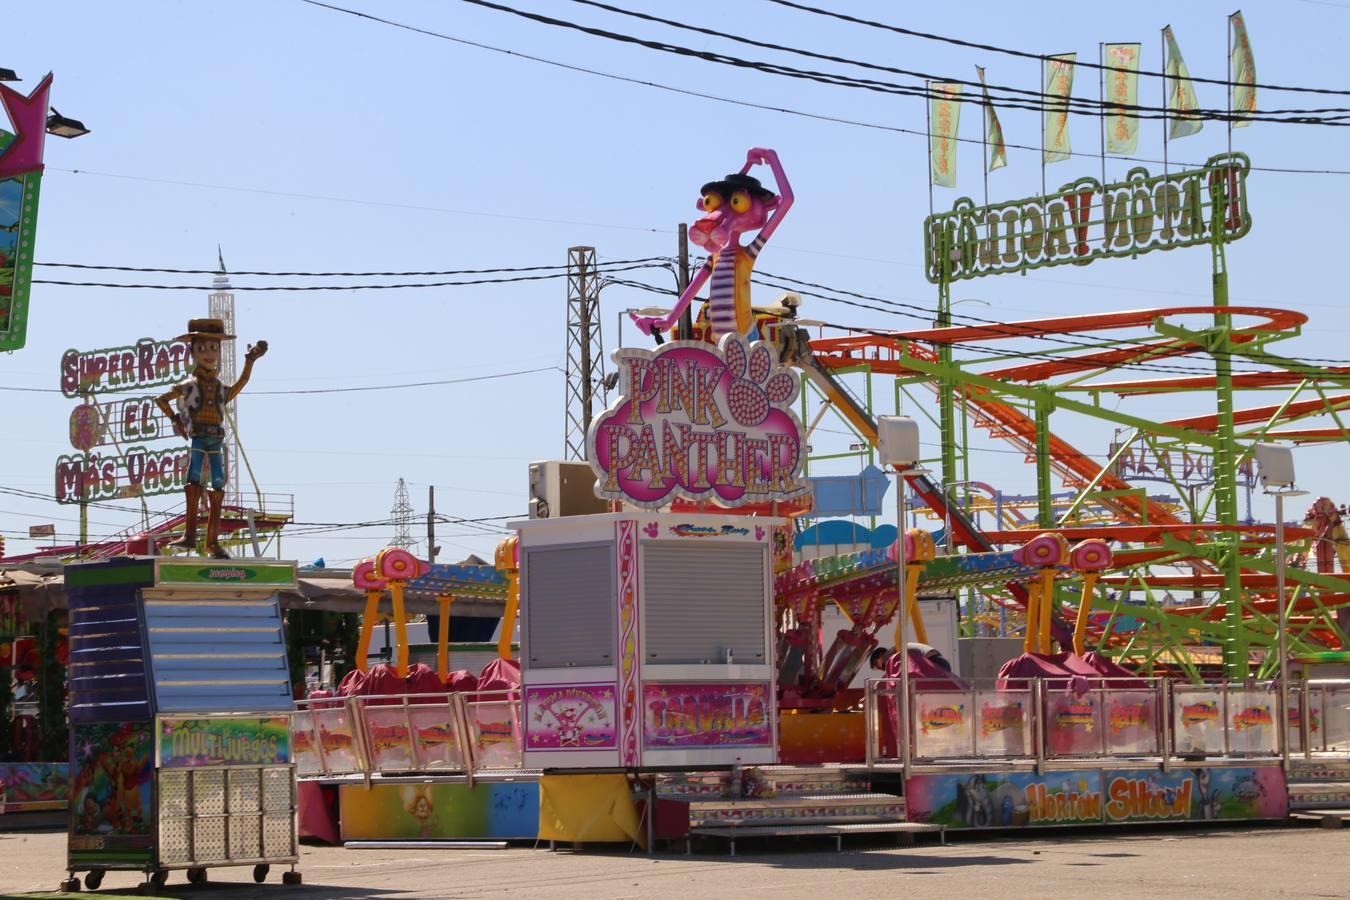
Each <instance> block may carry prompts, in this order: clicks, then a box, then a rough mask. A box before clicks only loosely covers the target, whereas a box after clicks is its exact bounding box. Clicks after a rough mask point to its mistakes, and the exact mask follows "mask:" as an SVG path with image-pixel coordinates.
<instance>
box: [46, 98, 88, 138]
mask: <svg viewBox="0 0 1350 900" xmlns="http://www.w3.org/2000/svg"><path fill="white" fill-rule="evenodd" d="M47 133H48V134H50V135H55V136H56V137H63V138H77V137H81V136H83V135H86V134H88V133H89V129H88V128H85V127H84V123H83V122H81V121H80V120H79V119H68V118H66V117H65V116H63V115H61V114H60V113H59V112H57V111H56V107H54V106H53V107H52V111H51V114H50V115H48V116H47Z"/></svg>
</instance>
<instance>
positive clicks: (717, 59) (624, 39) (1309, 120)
mask: <svg viewBox="0 0 1350 900" xmlns="http://www.w3.org/2000/svg"><path fill="white" fill-rule="evenodd" d="M302 2H305V3H311V4H313V5H316V6H325V5H326V4H321V3H318V2H317V0H302ZM460 2H461V3H468V4H470V5H472V6H481V7H483V8H484V9H491V10H495V11H497V12H502V13H505V14H507V15H512V16H517V17H519V18H522V19H527V20H529V21H532V22H537V23H539V24H541V25H548V26H550V27H553V28H561V29H564V30H568V31H578V32H581V33H583V34H589V35H592V36H593V37H599V38H604V39H605V40H609V41H614V42H617V43H622V44H632V45H636V46H640V47H646V48H647V49H649V50H656V51H659V52H662V53H669V54H673V55H676V56H683V57H688V58H693V59H699V60H702V61H704V62H710V63H716V64H718V65H723V66H732V67H735V68H742V69H752V70H754V71H758V72H763V73H765V74H769V75H781V76H783V77H786V78H793V79H798V80H804V81H812V82H816V83H818V84H825V85H832V86H835V87H850V88H857V89H860V90H867V91H873V92H876V93H883V94H890V95H893V96H903V97H921V98H940V99H945V100H954V101H957V102H962V103H975V104H977V105H984V103H985V101H984V100H982V99H980V98H977V97H964V96H963V97H950V96H948V95H946V94H939V93H936V92H933V91H931V90H929V89H928V87H927V86H924V87H915V86H911V85H902V84H896V83H895V82H889V81H878V80H875V79H870V78H855V77H853V76H849V75H843V74H840V73H838V72H822V71H818V70H814V69H799V68H796V67H794V66H786V65H782V64H781V63H771V62H765V61H763V60H750V59H745V58H743V57H739V56H732V55H730V54H727V53H716V52H713V51H710V50H696V49H693V48H691V47H685V46H682V45H679V44H671V43H667V42H665V41H655V40H649V39H646V38H640V37H635V36H634V35H630V34H624V33H622V32H617V31H609V30H607V29H604V28H595V27H592V26H589V25H581V24H578V23H576V22H569V21H567V20H565V19H556V18H553V17H552V16H545V15H541V14H539V13H533V12H528V11H525V10H520V9H515V8H514V7H510V6H505V5H503V4H500V3H493V2H491V0H460ZM734 39H735V38H733V40H734ZM851 64H854V65H857V63H851ZM938 80H941V79H938ZM1037 96H1038V97H1039V96H1041V94H1040V93H1039V92H1037ZM1051 99H1053V100H1054V101H1055V102H1056V103H1057V104H1062V106H1063V108H1064V109H1065V111H1066V112H1069V113H1073V114H1075V115H1088V116H1093V117H1096V116H1098V115H1099V113H1098V112H1089V111H1086V110H1082V109H1076V108H1073V105H1074V102H1073V101H1071V100H1068V99H1066V98H1061V97H1052V98H1051ZM990 102H991V103H992V105H994V106H997V107H1001V108H1005V109H1023V110H1029V111H1033V112H1042V111H1043V106H1042V105H1041V104H1040V102H1039V101H1037V102H1032V101H1030V100H1028V101H1026V102H1019V101H1012V100H1009V99H1008V98H1002V99H999V100H991V101H990ZM1112 105H1117V104H1112ZM1141 109H1142V108H1141ZM1147 109H1156V110H1157V111H1158V114H1157V115H1144V114H1142V113H1139V112H1136V114H1135V115H1133V116H1131V118H1138V119H1164V118H1169V117H1170V118H1175V117H1176V116H1177V113H1176V112H1175V111H1171V112H1168V111H1166V110H1164V109H1162V108H1161V107H1147ZM1185 117H1186V118H1192V119H1197V120H1204V119H1210V120H1216V121H1239V120H1240V121H1249V122H1285V123H1289V124H1299V125H1324V126H1327V127H1338V128H1340V127H1347V126H1350V122H1341V121H1338V120H1337V119H1339V118H1340V117H1332V118H1327V117H1319V116H1299V117H1296V118H1280V117H1273V116H1261V115H1247V114H1245V113H1239V114H1233V113H1228V112H1221V111H1217V110H1196V111H1192V110H1187V111H1186V113H1185Z"/></svg>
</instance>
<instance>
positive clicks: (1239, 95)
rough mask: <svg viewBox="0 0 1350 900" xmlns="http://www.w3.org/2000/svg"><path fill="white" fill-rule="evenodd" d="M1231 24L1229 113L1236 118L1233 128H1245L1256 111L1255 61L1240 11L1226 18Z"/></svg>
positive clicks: (1250, 122) (1245, 24)
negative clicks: (1231, 48)
mask: <svg viewBox="0 0 1350 900" xmlns="http://www.w3.org/2000/svg"><path fill="white" fill-rule="evenodd" d="M1228 21H1230V22H1232V23H1233V59H1232V63H1231V66H1232V68H1230V69H1229V80H1230V81H1232V82H1233V89H1232V90H1233V102H1232V107H1231V109H1230V110H1229V112H1231V113H1233V115H1234V116H1235V117H1236V118H1234V120H1233V127H1234V128H1245V127H1246V126H1248V125H1250V124H1252V120H1251V119H1250V118H1248V116H1250V115H1251V113H1252V111H1253V110H1255V109H1256V59H1255V58H1254V57H1253V56H1252V45H1251V42H1250V41H1249V40H1247V23H1246V22H1245V21H1244V20H1243V18H1242V10H1238V11H1237V12H1235V13H1233V14H1232V15H1231V16H1229V17H1228Z"/></svg>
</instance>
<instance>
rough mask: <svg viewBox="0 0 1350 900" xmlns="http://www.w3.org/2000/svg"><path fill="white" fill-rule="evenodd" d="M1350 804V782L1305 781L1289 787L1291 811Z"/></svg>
mask: <svg viewBox="0 0 1350 900" xmlns="http://www.w3.org/2000/svg"><path fill="white" fill-rule="evenodd" d="M1342 804H1350V782H1345V781H1304V782H1296V783H1294V784H1291V785H1289V806H1290V808H1291V809H1308V808H1311V807H1315V806H1316V807H1326V806H1340V805H1342Z"/></svg>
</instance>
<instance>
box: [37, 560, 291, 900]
mask: <svg viewBox="0 0 1350 900" xmlns="http://www.w3.org/2000/svg"><path fill="white" fill-rule="evenodd" d="M295 577H296V576H295V564H294V563H292V562H274V561H267V562H260V561H251V562H234V561H231V562H225V563H221V562H216V561H210V560H203V559H181V558H169V557H122V558H118V559H112V560H107V561H101V562H91V563H74V564H71V565H68V566H66V569H65V579H66V587H67V592H68V597H69V603H70V620H71V626H70V628H71V637H70V641H71V660H72V665H71V678H70V707H69V716H70V722H71V734H70V760H71V763H70V782H71V805H70V820H69V850H68V856H67V868H68V869H69V872H70V876H69V878H68V880H67V881H66V882H65V883H64V884H63V885H62V887H63V889H67V890H70V889H78V888H79V879H78V878H77V877H76V874H75V873H77V872H86V873H87V874H86V875H85V886H86V887H88V888H90V889H96V888H97V887H98V886H99V885H100V884H101V883H102V881H103V876H104V873H105V872H106V871H108V870H112V869H125V870H133V871H139V872H144V873H145V875H146V877H147V880H148V882H149V886H150V887H151V888H159V887H162V886H163V885H164V883H165V882H166V881H167V879H168V873H169V871H170V870H172V869H186V870H187V877H188V880H189V881H191V882H193V883H196V882H200V881H203V880H204V879H205V878H206V870H207V868H208V867H215V866H253V877H254V880H256V881H262V880H264V879H265V878H266V876H267V873H268V870H269V867H270V866H271V865H274V864H290V865H291V867H292V868H291V870H290V871H287V872H286V873H285V875H284V876H283V881H284V882H285V883H287V884H298V883H299V882H300V874H299V873H298V872H296V871H295V870H294V864H295V862H296V861H297V860H298V855H297V844H296V826H295V813H296V804H295V795H296V793H295V767H294V764H293V763H292V760H291V741H290V714H291V712H292V691H291V685H290V679H289V675H288V668H287V663H286V651H285V647H286V643H285V638H284V635H283V627H282V619H281V610H280V606H279V602H278V598H277V592H278V591H280V590H283V589H288V588H289V589H292V590H293V589H294V588H295Z"/></svg>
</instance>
